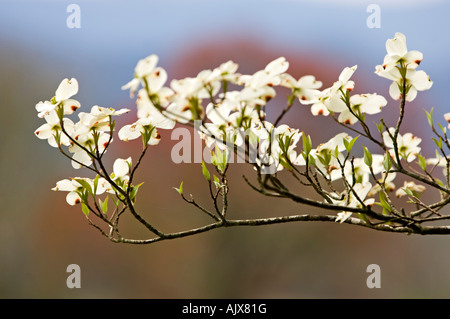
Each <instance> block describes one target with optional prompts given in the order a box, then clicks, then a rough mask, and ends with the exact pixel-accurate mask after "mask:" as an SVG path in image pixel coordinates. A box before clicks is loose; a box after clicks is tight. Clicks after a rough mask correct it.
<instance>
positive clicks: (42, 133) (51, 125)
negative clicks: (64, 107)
mask: <svg viewBox="0 0 450 319" xmlns="http://www.w3.org/2000/svg"><path fill="white" fill-rule="evenodd" d="M44 119H45V120H46V121H47V123H45V124H42V125H41V126H40V127H39V128H38V129H37V130H36V131H34V134H35V135H36V136H37V137H38V138H40V139H44V140H48V143H49V144H50V146H52V147H58V143H57V141H56V139H55V137H56V134H59V135H60V143H61V145H66V146H69V145H70V143H71V142H70V139H69V137H68V136H67V135H65V134H64V133H63V132H62V128H61V122H60V120H59V117H58V115H57V114H56V111H55V110H53V111H51V112H49V113H48V114H46V115H44ZM63 125H64V130H65V131H66V132H67V134H69V135H71V134H72V133H73V132H74V131H75V124H74V123H73V122H72V120H70V119H68V118H63Z"/></svg>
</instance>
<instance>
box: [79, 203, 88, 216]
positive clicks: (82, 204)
mask: <svg viewBox="0 0 450 319" xmlns="http://www.w3.org/2000/svg"><path fill="white" fill-rule="evenodd" d="M81 210H82V211H83V214H84V215H85V216H86V217H89V207H87V205H86V204H85V203H81Z"/></svg>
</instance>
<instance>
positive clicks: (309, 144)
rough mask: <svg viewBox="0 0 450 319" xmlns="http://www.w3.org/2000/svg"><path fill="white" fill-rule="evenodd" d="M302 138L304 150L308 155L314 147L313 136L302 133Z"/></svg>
mask: <svg viewBox="0 0 450 319" xmlns="http://www.w3.org/2000/svg"><path fill="white" fill-rule="evenodd" d="M302 140H303V151H304V152H305V154H306V155H309V153H310V152H311V149H312V142H311V137H310V136H309V135H308V136H305V134H304V133H302Z"/></svg>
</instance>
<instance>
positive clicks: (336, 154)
mask: <svg viewBox="0 0 450 319" xmlns="http://www.w3.org/2000/svg"><path fill="white" fill-rule="evenodd" d="M333 155H334V157H335V158H338V157H339V146H337V145H336V148H335V149H334V154H333Z"/></svg>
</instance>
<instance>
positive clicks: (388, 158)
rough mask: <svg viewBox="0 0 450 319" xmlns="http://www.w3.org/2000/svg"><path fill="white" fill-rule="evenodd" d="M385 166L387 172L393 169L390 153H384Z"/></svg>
mask: <svg viewBox="0 0 450 319" xmlns="http://www.w3.org/2000/svg"><path fill="white" fill-rule="evenodd" d="M383 167H384V170H385V171H386V173H387V172H389V171H390V170H391V167H392V163H391V156H390V155H389V153H386V154H384V159H383Z"/></svg>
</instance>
